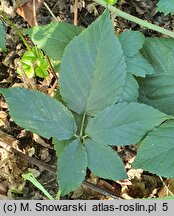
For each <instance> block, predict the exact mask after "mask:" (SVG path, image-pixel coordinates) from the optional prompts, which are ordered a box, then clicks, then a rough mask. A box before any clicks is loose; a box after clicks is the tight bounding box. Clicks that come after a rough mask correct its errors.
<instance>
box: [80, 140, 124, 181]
mask: <svg viewBox="0 0 174 216" xmlns="http://www.w3.org/2000/svg"><path fill="white" fill-rule="evenodd" d="M84 144H85V148H86V151H87V155H88V167H89V169H90V170H91V171H92V172H93V173H94V174H95V175H97V176H99V177H102V178H105V179H111V180H118V179H125V178H127V175H126V172H125V168H124V164H123V162H122V160H121V158H120V157H119V156H118V155H117V153H116V152H115V151H114V150H112V149H111V147H110V146H105V145H100V143H97V142H95V141H93V140H90V139H87V140H85V142H84ZM101 158H102V160H101Z"/></svg>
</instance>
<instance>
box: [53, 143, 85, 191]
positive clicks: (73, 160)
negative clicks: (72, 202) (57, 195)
mask: <svg viewBox="0 0 174 216" xmlns="http://www.w3.org/2000/svg"><path fill="white" fill-rule="evenodd" d="M87 163H88V162H87V153H86V150H85V147H84V145H83V144H82V143H81V142H80V141H79V140H74V141H73V142H72V143H71V144H70V145H68V146H67V147H66V149H65V150H64V152H63V153H62V154H61V156H60V157H59V158H58V173H57V176H58V182H59V189H60V192H61V195H65V194H68V193H69V192H71V191H73V190H75V189H76V188H77V187H79V186H80V184H81V183H82V181H83V180H84V179H85V175H86V168H87Z"/></svg>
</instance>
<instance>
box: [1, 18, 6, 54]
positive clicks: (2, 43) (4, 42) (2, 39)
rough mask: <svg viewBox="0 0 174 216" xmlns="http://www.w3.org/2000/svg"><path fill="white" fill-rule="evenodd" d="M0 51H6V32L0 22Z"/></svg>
mask: <svg viewBox="0 0 174 216" xmlns="http://www.w3.org/2000/svg"><path fill="white" fill-rule="evenodd" d="M0 35H1V37H0V49H2V50H4V51H6V31H5V28H4V24H3V22H2V21H1V20H0Z"/></svg>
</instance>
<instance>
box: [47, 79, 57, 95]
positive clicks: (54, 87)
mask: <svg viewBox="0 0 174 216" xmlns="http://www.w3.org/2000/svg"><path fill="white" fill-rule="evenodd" d="M57 85H58V83H57V80H55V82H54V84H53V86H52V87H51V89H50V91H49V95H52V93H53V92H54V90H55V89H56V87H57Z"/></svg>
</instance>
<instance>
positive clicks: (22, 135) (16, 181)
mask: <svg viewBox="0 0 174 216" xmlns="http://www.w3.org/2000/svg"><path fill="white" fill-rule="evenodd" d="M3 2H4V5H5V7H4V10H5V11H6V12H9V15H10V17H11V20H12V21H13V23H14V24H16V25H17V26H18V27H20V28H27V27H28V24H27V22H26V21H24V19H23V18H21V17H20V16H19V15H17V14H16V13H13V10H12V7H11V4H10V3H9V2H10V1H3ZM7 2H8V4H7ZM46 2H47V4H48V5H49V7H50V8H51V11H52V12H53V13H54V15H55V16H56V17H57V19H58V20H64V21H66V22H69V23H73V5H74V1H71V0H67V1H64V0H49V1H46ZM156 2H157V1H150V0H145V1H141V0H129V1H128V0H124V1H122V0H121V1H120V3H119V8H121V9H122V10H124V11H125V12H127V13H130V14H132V15H135V16H138V17H140V18H142V19H145V20H148V21H150V22H152V23H155V24H157V25H160V26H163V27H165V28H167V29H170V30H173V26H174V25H173V23H174V19H173V17H172V16H164V15H163V14H161V13H157V12H156V8H155V4H156ZM102 11H103V8H102V7H100V6H97V5H96V4H94V3H93V2H92V1H89V0H88V1H83V0H80V1H79V13H78V25H82V26H84V27H87V26H88V25H89V24H90V23H91V22H93V21H94V20H95V19H96V18H97V16H98V15H100V14H101V13H102ZM52 20H53V17H52V16H51V15H50V13H49V11H48V10H47V9H46V8H45V6H42V8H41V10H40V12H39V15H38V22H39V24H40V25H43V24H47V23H49V22H51V21H52ZM114 25H115V29H116V31H117V32H118V33H120V32H122V31H124V30H125V29H132V30H140V31H142V32H143V33H144V34H145V36H149V37H151V36H153V37H154V36H158V37H162V35H160V34H158V33H156V32H153V31H150V30H147V29H145V28H142V27H140V26H139V25H137V24H135V23H131V22H129V21H126V20H123V19H120V18H116V19H115V22H114ZM6 30H7V33H8V35H7V48H8V51H7V52H1V53H0V66H1V67H0V86H1V87H10V86H25V85H26V83H27V82H28V80H27V81H26V80H24V78H21V77H20V76H19V75H18V74H17V73H16V68H17V64H18V61H19V59H20V57H21V56H22V54H23V53H24V51H25V46H24V45H23V43H22V41H21V40H20V38H19V37H18V36H17V34H16V32H15V31H14V30H13V29H11V27H10V26H8V25H7V24H6ZM29 82H30V84H31V83H33V84H34V85H35V86H36V87H37V88H39V89H42V90H43V91H45V92H48V93H49V92H50V91H51V90H52V87H53V84H54V82H55V78H54V77H53V75H52V74H50V77H49V79H47V80H43V79H38V78H36V79H34V80H29ZM0 141H4V142H6V143H7V144H8V145H10V146H12V147H13V148H14V149H17V150H18V151H20V152H22V153H23V154H25V155H28V156H29V157H33V158H35V159H37V160H39V161H41V162H43V163H44V164H47V165H49V166H50V170H51V169H53V170H54V169H55V168H56V155H55V151H54V149H53V146H52V144H51V140H46V139H42V138H41V137H39V136H37V135H35V134H34V135H33V134H32V133H30V132H27V131H25V130H23V129H22V128H20V127H19V126H17V125H16V124H15V123H14V122H13V121H12V119H10V117H9V116H8V109H7V104H6V103H5V102H4V99H3V98H2V97H1V98H0ZM115 150H117V151H118V153H119V154H120V156H121V157H122V159H123V161H124V163H125V167H126V169H127V172H128V176H129V179H128V180H125V181H117V182H114V181H106V180H104V179H98V178H97V177H96V176H93V175H92V174H91V173H90V172H88V174H87V177H86V179H87V180H88V181H89V182H91V183H93V184H97V186H98V187H100V188H103V189H104V190H107V191H109V192H110V193H112V194H114V195H115V196H118V197H121V198H125V199H131V198H142V197H159V196H160V197H163V196H166V195H170V193H169V191H168V190H171V191H172V188H173V184H174V182H173V180H172V179H167V180H166V179H161V178H160V177H158V176H154V175H151V174H149V173H146V172H143V171H142V170H133V169H131V163H132V161H133V159H134V156H135V154H136V148H135V147H133V146H132V147H131V146H127V147H124V148H121V147H119V148H116V149H115ZM16 154H17V153H14V151H12V153H11V152H10V151H7V150H6V149H5V148H0V199H46V197H45V196H44V195H43V194H42V192H40V191H39V190H37V189H36V188H35V187H34V186H33V185H32V184H31V183H29V182H25V181H24V180H23V179H22V177H21V174H22V173H24V172H27V171H30V172H32V173H33V174H34V175H35V176H36V177H37V179H38V180H39V182H40V183H41V184H42V185H43V186H44V187H45V188H46V189H47V190H48V191H49V193H50V194H52V195H53V196H55V195H56V193H57V190H58V187H57V183H56V176H55V174H54V172H50V171H47V170H45V169H44V164H38V161H36V160H35V161H34V162H33V161H31V160H30V159H29V158H28V160H26V159H24V158H22V156H21V155H16ZM32 162H33V164H32ZM48 169H49V168H48ZM164 182H165V183H164ZM165 184H166V185H167V186H168V188H167V187H166V185H165ZM64 199H111V197H109V196H108V197H106V196H104V195H101V194H100V193H98V192H96V191H95V190H94V189H91V188H88V187H86V186H85V185H83V186H82V187H80V188H79V189H77V190H76V191H75V192H73V193H71V194H70V195H68V196H66V197H64Z"/></svg>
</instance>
